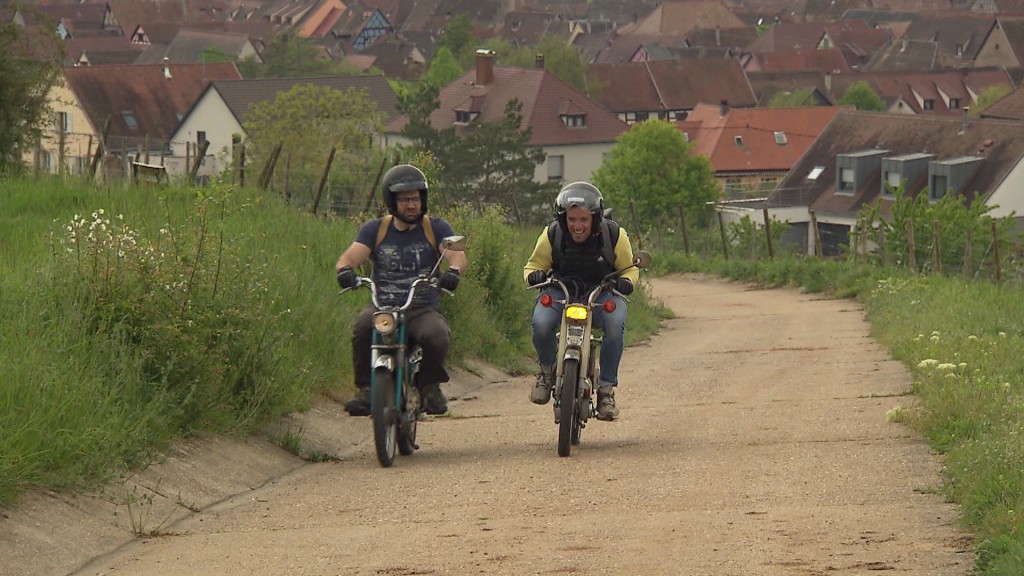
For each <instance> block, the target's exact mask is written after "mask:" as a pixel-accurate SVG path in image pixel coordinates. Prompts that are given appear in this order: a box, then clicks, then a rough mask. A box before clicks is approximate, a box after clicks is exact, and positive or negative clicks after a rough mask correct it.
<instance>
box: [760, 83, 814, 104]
mask: <svg viewBox="0 0 1024 576" xmlns="http://www.w3.org/2000/svg"><path fill="white" fill-rule="evenodd" d="M815 105H816V104H815V102H814V88H799V89H797V90H793V91H792V92H777V93H776V94H775V95H774V96H772V97H771V100H769V101H768V107H769V108H803V107H805V106H815Z"/></svg>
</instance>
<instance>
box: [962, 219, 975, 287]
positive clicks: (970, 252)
mask: <svg viewBox="0 0 1024 576" xmlns="http://www.w3.org/2000/svg"><path fill="white" fill-rule="evenodd" d="M966 240H967V242H966V243H965V245H964V273H965V274H966V275H967V277H968V278H970V277H971V276H972V275H973V268H974V247H973V246H972V245H971V244H973V243H974V230H971V229H970V228H968V229H967V238H966Z"/></svg>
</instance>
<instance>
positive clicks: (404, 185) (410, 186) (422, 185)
mask: <svg viewBox="0 0 1024 576" xmlns="http://www.w3.org/2000/svg"><path fill="white" fill-rule="evenodd" d="M426 189H427V183H426V182H424V181H423V180H414V181H412V182H395V183H394V184H392V185H391V186H390V187H389V188H388V190H390V191H392V192H408V191H410V190H416V191H419V190H426Z"/></svg>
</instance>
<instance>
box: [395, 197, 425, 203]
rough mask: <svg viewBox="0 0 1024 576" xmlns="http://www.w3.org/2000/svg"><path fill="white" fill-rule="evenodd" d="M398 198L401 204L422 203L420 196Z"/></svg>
mask: <svg viewBox="0 0 1024 576" xmlns="http://www.w3.org/2000/svg"><path fill="white" fill-rule="evenodd" d="M396 200H397V201H398V203H399V204H419V203H420V197H419V196H407V197H405V198H397V199H396Z"/></svg>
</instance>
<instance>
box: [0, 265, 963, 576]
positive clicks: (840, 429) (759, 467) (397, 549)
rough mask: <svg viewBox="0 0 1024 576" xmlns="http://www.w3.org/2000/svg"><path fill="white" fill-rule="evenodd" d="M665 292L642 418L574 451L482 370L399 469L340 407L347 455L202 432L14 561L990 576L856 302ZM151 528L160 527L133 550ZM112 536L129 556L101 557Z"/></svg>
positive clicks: (322, 425) (410, 570)
mask: <svg viewBox="0 0 1024 576" xmlns="http://www.w3.org/2000/svg"><path fill="white" fill-rule="evenodd" d="M653 284H654V291H655V295H656V296H658V297H659V298H661V299H663V300H664V301H665V302H666V303H667V304H668V305H669V306H670V307H671V308H672V309H673V310H674V311H675V313H676V314H677V316H678V317H677V319H675V320H672V321H670V322H668V323H667V324H666V326H665V328H664V330H662V332H661V333H660V334H659V335H658V336H657V337H656V338H655V339H654V340H653V341H651V342H650V343H648V344H646V345H643V346H638V347H634V348H630V349H629V350H627V353H626V356H625V358H624V361H623V368H622V380H623V387H622V389H621V390H620V391H619V393H618V398H619V402H620V405H621V407H622V419H621V420H620V421H618V422H613V423H605V422H597V421H593V422H592V423H591V424H590V425H588V427H587V428H586V429H585V430H584V433H583V441H582V443H581V444H580V445H579V446H577V447H575V448H574V450H573V453H572V456H570V457H569V458H559V457H558V456H557V454H556V452H555V439H556V435H557V431H556V426H555V425H554V423H553V419H552V412H551V408H550V407H549V406H545V407H538V406H534V405H532V404H530V403H528V402H527V400H526V396H527V390H528V387H529V386H530V385H531V383H532V378H514V379H507V378H503V377H502V376H501V375H500V374H496V373H493V372H489V371H487V370H486V369H484V368H482V369H481V371H480V373H479V374H477V375H475V376H472V375H463V377H460V378H459V379H458V381H457V382H454V383H453V385H452V387H451V393H452V395H454V396H458V400H454V401H453V402H452V410H453V413H454V417H450V418H441V419H436V420H433V421H430V422H426V423H424V424H422V425H421V427H420V440H421V447H422V448H421V450H420V451H419V452H418V453H417V454H415V455H414V456H412V457H400V458H399V460H398V461H397V462H396V464H395V466H394V467H393V468H391V469H383V468H380V467H379V466H378V464H377V462H376V460H375V458H374V456H373V447H372V439H371V437H370V426H369V420H367V419H363V418H359V419H354V418H345V417H344V416H343V415H338V414H337V413H336V412H335V411H334V410H336V409H335V408H332V407H331V406H327V407H323V408H321V409H319V410H317V411H313V412H312V413H310V414H308V415H305V416H304V417H303V420H302V423H303V433H304V435H305V438H306V442H307V446H308V447H313V448H314V449H318V450H323V451H324V452H329V453H333V454H338V455H340V456H341V461H337V462H326V463H319V464H312V465H302V462H301V461H298V460H297V459H296V458H294V457H291V456H288V455H285V454H282V453H281V452H280V451H278V450H276V449H274V448H273V447H271V446H267V445H261V444H241V443H230V442H226V441H218V442H206V443H197V444H196V445H195V446H192V447H185V452H183V453H181V454H177V455H175V456H174V457H172V458H171V459H169V461H168V462H165V463H164V464H162V465H160V466H156V467H154V468H152V469H150V470H148V471H147V472H146V473H145V474H143V475H140V477H139V478H138V479H136V480H138V482H139V483H138V484H128V485H126V488H124V489H123V490H122V492H123V494H122V495H121V496H108V497H106V498H95V499H92V500H86V501H84V503H83V500H82V499H77V500H75V501H72V502H64V503H60V502H59V501H58V500H59V499H56V498H54V499H53V500H54V502H51V503H50V505H49V506H47V502H46V499H47V498H46V497H37V498H34V499H32V500H30V501H29V502H28V503H27V504H26V506H25V509H24V510H20V511H16V512H12V513H10V514H9V515H8V516H9V517H8V518H6V519H2V520H0V573H2V574H11V575H14V574H19V575H23V574H28V575H31V574H69V573H71V574H74V575H75V576H86V575H88V576H93V575H120V574H125V575H133V576H147V575H160V576H173V575H179V574H180V575H189V576H193V575H206V574H208V575H217V576H234V575H238V576H243V575H244V576H252V575H263V574H274V575H283V574H302V575H328V574H339V575H340V574H344V575H412V574H456V575H462V574H509V575H525V574H644V575H648V576H657V575H673V576H678V575H694V576H697V575H700V576H710V575H714V576H752V575H759V576H773V575H829V576H832V575H864V574H875V573H879V572H880V573H884V574H901V575H919V576H925V575H928V576H964V575H966V574H967V573H968V570H969V568H970V566H971V564H972V561H973V558H972V555H971V554H970V552H969V540H968V538H967V537H966V535H965V534H964V533H962V532H961V531H959V530H958V528H957V525H956V513H957V510H956V508H955V507H953V506H950V505H948V504H944V503H943V500H942V498H941V496H939V495H938V494H937V493H936V488H937V485H938V481H939V476H938V471H939V466H940V461H939V460H938V459H937V458H936V457H935V456H933V455H932V454H930V452H929V450H928V448H927V446H926V445H925V444H924V443H923V441H922V440H921V439H920V438H918V437H917V436H916V435H915V434H914V433H913V432H912V431H910V430H908V429H907V428H905V427H903V426H902V425H899V424H893V423H888V422H887V421H886V412H887V411H888V410H889V409H891V408H892V407H894V406H896V405H903V406H907V405H908V404H910V403H911V402H913V397H910V396H906V395H905V393H906V392H907V390H908V389H909V387H910V376H909V374H908V372H907V370H906V369H905V368H904V367H903V366H902V365H901V364H899V363H897V362H894V361H892V360H890V359H889V358H888V355H887V354H886V352H885V351H884V350H883V349H882V348H881V347H880V346H878V345H877V344H876V343H875V342H874V341H872V340H871V339H870V338H869V337H868V325H867V324H866V322H865V320H864V316H863V313H862V311H861V310H860V309H859V308H858V306H857V305H856V304H855V303H853V302H850V301H843V300H839V301H836V300H825V299H821V298H819V297H816V296H813V295H804V294H800V293H799V292H797V291H795V290H765V291H761V290H751V289H749V287H745V286H742V285H738V284H730V283H725V282H722V281H718V280H713V279H704V278H699V277H672V278H663V279H657V280H655V281H654V283H653ZM267 478H276V479H274V480H271V481H269V482H267V483H266V484H264V485H262V486H260V484H263V482H264V481H265V480H266V479H267ZM147 490H153V491H154V492H153V493H155V494H156V498H153V497H152V495H151V496H150V498H149V500H145V499H144V498H141V497H140V498H138V499H137V500H136V502H137V503H136V505H135V512H134V515H132V514H130V513H129V511H128V506H127V505H126V504H125V501H126V500H130V498H127V496H128V495H131V494H132V493H133V492H134V493H135V494H136V495H137V496H138V495H145V494H151V493H150V492H147ZM218 493H220V495H221V497H223V496H224V495H230V494H235V495H234V496H230V497H227V498H226V499H223V500H221V501H219V502H218V500H219V499H220V498H219V497H218ZM118 498H120V502H119V501H118ZM90 502H91V504H90ZM55 503H56V504H57V505H54V504H55ZM145 505H148V508H147V507H146V506H145ZM90 506H93V507H94V508H95V509H94V510H90V509H89V508H90ZM53 508H63V511H64V514H63V518H62V519H61V520H60V522H61V524H60V525H61V526H63V525H64V524H69V525H72V526H73V525H74V524H73V523H74V522H84V523H85V524H83V526H85V527H86V528H84V529H81V528H80V529H75V530H69V531H68V533H69V534H77V535H78V538H77V540H75V541H72V542H67V541H62V540H60V538H61V533H60V530H63V529H62V528H59V527H57V526H53V527H50V528H49V534H48V535H47V534H40V533H39V532H43V533H45V532H47V526H46V525H45V523H46V522H51V523H52V522H55V520H54V519H53V518H49V519H47V515H48V513H47V512H45V511H46V510H50V509H53ZM190 509H191V510H190ZM33 510H35V516H34V517H33V516H32V513H33V512H32V511H33ZM69 512H70V513H69ZM76 514H77V516H76ZM143 516H145V518H143ZM89 518H92V520H91V521H90V520H89ZM33 520H35V521H36V524H35V528H33V526H32V522H33ZM132 523H134V524H136V525H140V524H141V525H145V528H144V530H143V531H153V532H158V533H159V534H160V535H159V536H157V537H152V538H146V539H140V540H132V541H131V542H128V543H127V544H125V545H123V546H120V547H118V548H114V547H113V545H112V544H111V543H112V542H113V543H114V544H116V543H117V542H125V541H127V540H128V538H127V536H126V534H125V528H126V527H129V526H128V525H129V524H132ZM44 536H48V537H49V538H50V539H51V540H52V541H46V539H45V538H43V537H44ZM33 537H34V538H33ZM19 538H20V540H19ZM26 543H27V544H30V545H28V546H26V545H25V544H26ZM103 543H106V547H103V546H102V544H103ZM48 546H49V552H47V547H48ZM90 546H92V552H93V553H99V552H102V551H104V550H108V549H109V550H112V551H111V552H109V553H108V554H105V555H103V556H98V557H95V558H93V559H92V561H89V562H86V563H85V564H82V560H84V559H86V558H88V556H85V557H83V556H82V555H83V553H84V552H87V551H88V549H89V547H90ZM75 551H77V556H76V555H75ZM8 555H10V557H8V558H4V557H5V556H8ZM50 555H52V558H51V559H47V556H50ZM62 555H63V556H62ZM60 558H63V560H60ZM59 562H63V564H59ZM37 567H38V568H39V569H40V570H43V571H37V570H36V568H37ZM12 570H13V571H12Z"/></svg>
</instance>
